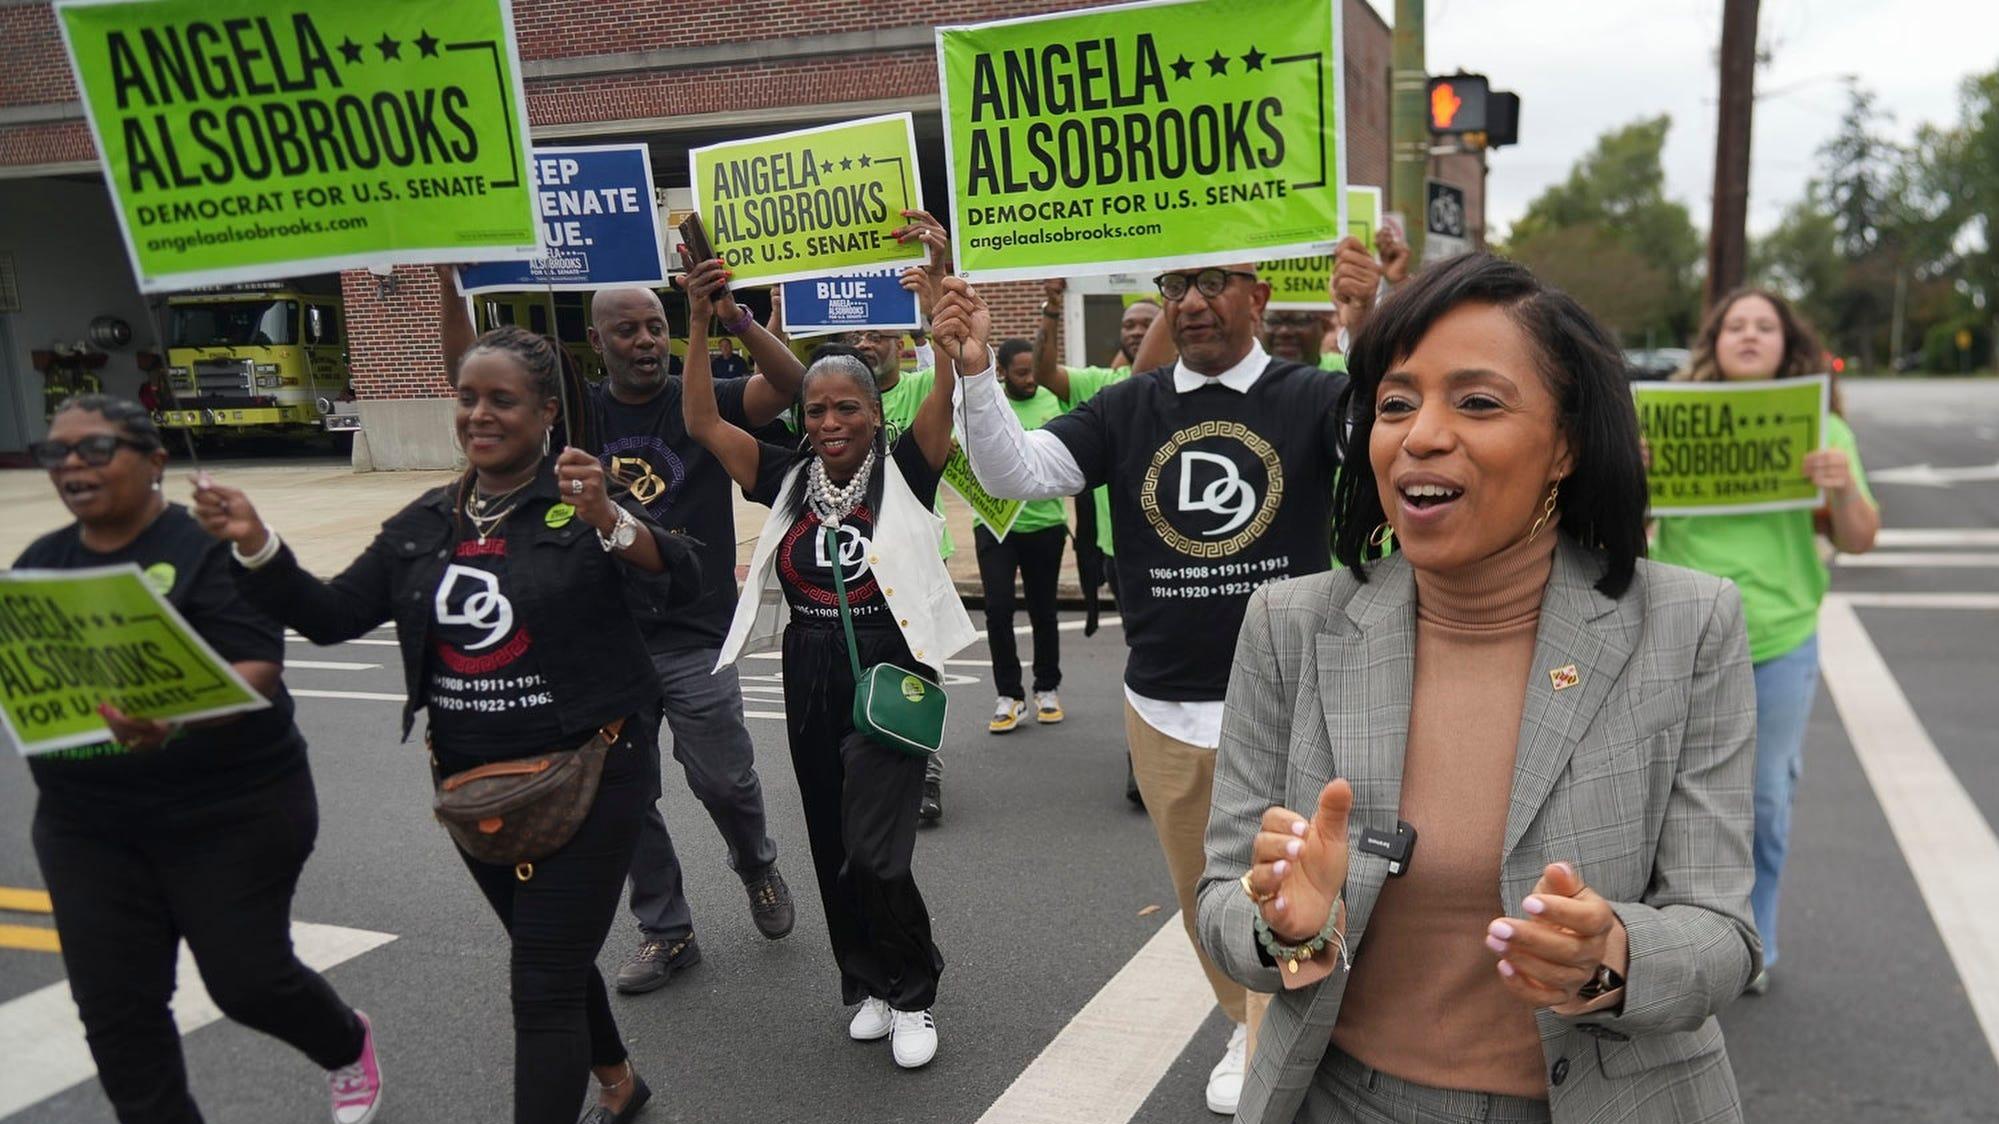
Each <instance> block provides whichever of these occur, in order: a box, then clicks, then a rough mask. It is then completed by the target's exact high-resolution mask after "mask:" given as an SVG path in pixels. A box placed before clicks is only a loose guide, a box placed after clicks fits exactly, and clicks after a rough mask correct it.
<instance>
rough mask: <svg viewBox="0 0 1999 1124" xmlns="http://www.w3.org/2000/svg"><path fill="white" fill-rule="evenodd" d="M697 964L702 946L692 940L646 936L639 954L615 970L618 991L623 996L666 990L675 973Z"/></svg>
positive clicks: (699, 960)
mask: <svg viewBox="0 0 1999 1124" xmlns="http://www.w3.org/2000/svg"><path fill="white" fill-rule="evenodd" d="M699 963H701V946H700V945H697V944H695V943H694V938H693V937H684V938H682V939H680V940H677V941H674V940H668V939H667V938H665V937H656V936H654V935H652V934H651V933H647V934H645V939H644V940H643V941H640V942H639V949H638V951H637V952H634V953H632V958H631V959H630V960H627V961H625V966H624V967H622V968H619V969H618V990H619V991H621V992H623V993H624V994H626V995H639V994H641V993H643V992H648V991H653V990H656V989H658V988H662V987H665V986H666V983H667V981H668V980H671V979H672V978H673V974H674V973H675V972H678V971H681V970H683V969H686V968H692V967H693V966H695V965H696V964H699Z"/></svg>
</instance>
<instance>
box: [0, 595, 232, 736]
mask: <svg viewBox="0 0 1999 1124" xmlns="http://www.w3.org/2000/svg"><path fill="white" fill-rule="evenodd" d="M107 702H108V703H110V704H111V705H112V706H114V707H117V708H118V709H119V710H121V711H124V712H125V713H126V714H129V715H132V716H134V717H138V718H151V719H155V720H168V719H171V720H174V721H183V722H185V721H196V720H199V719H203V718H213V717H216V716H218V715H223V714H235V713H237V712H239V711H245V710H259V709H262V708H263V707H267V706H269V705H271V704H270V702H269V701H268V700H266V699H265V698H264V697H263V696H262V695H260V694H258V693H257V692H255V691H253V690H251V689H250V686H249V684H247V683H245V682H243V679H242V677H241V676H239V675H237V674H236V670H235V669H234V668H232V667H230V666H229V664H227V663H226V662H224V661H223V659H222V658H221V657H220V656H217V655H216V654H215V650H214V649H213V648H210V647H209V646H208V642H207V641H205V640H203V639H202V638H201V637H200V636H199V635H198V634H197V633H196V632H195V631H194V630H193V629H192V628H189V627H188V624H187V622H186V621H185V620H183V619H181V615H180V613H179V612H177V611H175V609H174V607H173V606H172V605H170V604H168V603H167V600H166V598H165V597H163V596H162V595H160V594H159V593H156V592H154V590H153V588H152V587H151V586H150V585H148V584H147V582H146V579H145V577H144V576H142V575H141V574H140V572H139V568H138V567H137V566H134V565H132V564H130V563H127V564H125V565H122V566H104V567H100V568H97V569H92V570H15V571H12V572H11V573H0V722H4V724H5V726H6V730H7V735H8V737H10V738H12V739H13V741H14V744H15V745H17V746H19V747H20V749H21V752H22V753H23V754H24V755H28V756H33V755H35V754H39V753H49V752H52V751H55V750H59V749H70V748H73V747H76V746H85V745H97V744H100V743H104V742H108V741H109V740H110V738H109V732H108V731H107V729H106V727H105V725H104V719H103V718H102V717H100V716H99V715H98V713H97V707H98V705H99V704H100V703H107Z"/></svg>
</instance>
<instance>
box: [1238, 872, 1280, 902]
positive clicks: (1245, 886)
mask: <svg viewBox="0 0 1999 1124" xmlns="http://www.w3.org/2000/svg"><path fill="white" fill-rule="evenodd" d="M1242 892H1243V893H1244V894H1246V895H1248V897H1249V900H1250V901H1253V902H1255V903H1256V904H1258V905H1262V904H1263V903H1264V902H1267V901H1269V900H1270V899H1272V898H1274V897H1276V896H1277V891H1275V890H1272V891H1271V892H1269V893H1267V894H1259V893H1257V892H1256V887H1254V886H1252V885H1250V884H1249V872H1248V871H1246V870H1245V871H1243V872H1242Z"/></svg>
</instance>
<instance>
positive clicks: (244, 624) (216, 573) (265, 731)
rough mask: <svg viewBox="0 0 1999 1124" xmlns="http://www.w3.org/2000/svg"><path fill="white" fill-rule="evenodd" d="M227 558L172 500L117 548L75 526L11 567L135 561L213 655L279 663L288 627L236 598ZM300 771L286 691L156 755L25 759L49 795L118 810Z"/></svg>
mask: <svg viewBox="0 0 1999 1124" xmlns="http://www.w3.org/2000/svg"><path fill="white" fill-rule="evenodd" d="M228 552H229V547H228V546H227V545H226V544H224V543H222V542H219V541H217V540H215V539H213V538H210V537H209V535H208V532H206V531H204V530H202V528H201V524H199V523H196V522H195V521H194V517H193V516H191V515H189V514H188V513H187V509H186V508H184V507H181V506H180V505H179V504H168V505H167V508H166V510H165V511H163V512H161V514H160V517H159V518H158V519H155V520H154V521H153V525H152V526H150V527H147V528H146V529H145V530H144V531H141V532H140V533H139V537H138V538H136V539H133V540H132V541H131V542H130V543H128V544H127V545H126V546H125V548H124V549H122V550H114V551H111V552H109V553H106V554H99V553H98V552H96V551H94V550H90V549H88V548H86V547H85V546H84V545H83V540H82V537H81V534H80V533H79V529H78V527H77V526H76V524H74V523H72V524H71V525H69V526H67V527H64V528H62V529H61V530H58V531H52V532H50V533H49V534H46V535H43V536H42V537H41V538H39V539H36V540H35V541H34V543H33V544H31V545H30V546H29V547H28V549H27V550H25V551H22V552H21V556H20V557H19V558H17V559H15V560H14V566H15V568H16V569H33V570H84V569H90V568H92V567H96V566H116V565H119V564H121V563H125V562H131V563H135V564H137V565H138V567H139V569H140V570H141V571H142V572H143V573H144V574H145V578H146V580H147V582H149V583H151V584H152V586H153V588H154V589H157V590H161V591H162V592H164V593H165V595H166V599H167V600H168V601H169V602H170V603H172V605H173V607H174V608H175V609H177V610H179V611H180V615H181V616H182V617H184V618H186V620H187V623H188V625H189V626H190V627H191V628H193V629H194V631H195V632H197V633H199V634H200V635H201V638H202V639H204V640H206V641H208V644H209V646H210V647H212V648H214V649H215V654H216V655H218V656H221V657H222V658H223V659H225V660H227V661H229V662H230V663H246V662H268V663H282V662H284V658H285V638H284V630H283V629H281V628H280V627H279V626H278V624H277V622H275V621H273V620H271V619H270V618H269V617H266V616H264V615H263V614H262V613H259V612H257V611H256V610H255V609H253V608H251V607H250V603H249V602H247V601H245V600H243V598H242V597H241V596H239V595H238V594H237V592H236V580H235V576H234V574H233V573H232V572H231V570H230V566H229V554H228ZM304 765H305V739H304V738H303V737H301V736H300V735H299V732H298V727H297V726H295V725H293V723H292V699H291V695H290V694H289V693H288V692H286V691H285V690H284V688H283V687H282V686H280V687H279V689H278V694H277V697H276V698H274V699H272V700H271V705H270V706H269V707H268V708H266V709H263V710H255V711H250V712H248V713H246V714H241V715H237V716H234V717H232V718H230V719H228V720H226V721H223V722H221V723H220V724H217V725H213V726H188V727H184V728H183V733H182V734H181V736H180V737H178V738H176V739H174V740H173V741H172V742H171V743H169V744H167V745H165V746H162V747H160V748H159V749H156V750H146V751H143V752H133V751H129V750H126V749H124V748H123V747H121V746H119V745H118V744H117V743H115V742H112V741H109V740H106V741H103V742H99V743H97V744H95V745H86V746H79V747H77V748H75V749H65V750H59V751H57V752H54V753H44V754H40V755H37V756H35V757H32V758H30V759H29V760H28V769H29V771H30V772H31V773H33V774H34V777H35V783H36V784H37V785H39V786H41V790H42V792H43V794H44V795H45V796H48V797H50V798H52V799H57V800H65V801H70V800H73V801H78V802H90V803H91V804H92V805H93V806H96V807H100V808H104V807H109V808H114V809H115V808H121V807H122V808H148V807H162V806H174V805H185V804H195V803H206V802H208V801H212V800H219V799H223V798H226V797H230V796H234V795H238V794H241V793H246V792H253V791H255V790H256V789H257V788H259V787H261V786H263V785H265V784H268V783H270V782H271V781H273V780H276V779H278V778H280V777H282V776H284V775H285V774H286V773H288V772H289V771H290V770H292V769H297V768H303V767H304Z"/></svg>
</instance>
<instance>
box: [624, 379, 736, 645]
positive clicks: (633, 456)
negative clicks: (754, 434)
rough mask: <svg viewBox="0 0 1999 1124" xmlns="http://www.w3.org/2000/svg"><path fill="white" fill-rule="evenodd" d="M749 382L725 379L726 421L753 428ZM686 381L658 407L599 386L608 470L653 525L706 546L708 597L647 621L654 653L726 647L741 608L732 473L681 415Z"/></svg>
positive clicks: (721, 382) (674, 385)
mask: <svg viewBox="0 0 1999 1124" xmlns="http://www.w3.org/2000/svg"><path fill="white" fill-rule="evenodd" d="M748 384H749V380H748V379H717V380H716V382H715V399H716V402H717V404H718V405H719V406H720V407H721V411H722V417H723V419H724V420H726V421H728V422H730V423H731V424H733V425H738V426H742V427H744V428H748V427H749V419H748V417H747V416H745V415H744V413H743V388H744V387H746V386H747V385H748ZM680 392H681V382H680V379H679V377H678V376H671V377H668V378H667V379H666V380H665V382H664V383H663V384H662V385H661V387H660V391H659V393H658V394H656V395H654V396H653V397H652V399H651V400H650V401H647V402H642V403H639V404H638V405H627V404H626V403H623V402H620V401H618V400H617V399H616V398H613V397H612V396H611V393H610V391H609V390H608V389H606V387H605V386H604V384H602V383H599V384H598V386H597V388H596V390H595V392H594V393H595V394H596V396H597V402H596V406H597V409H598V411H599V416H600V417H601V418H603V421H604V448H603V450H602V454H601V458H600V459H602V460H603V462H604V471H605V473H606V474H607V475H609V476H610V477H612V478H613V480H619V481H623V482H624V484H625V486H627V487H629V488H630V490H631V494H632V498H634V499H636V500H638V502H639V503H640V504H641V505H643V506H644V507H645V509H646V514H648V515H650V516H652V518H653V521H654V522H656V523H658V524H659V525H660V526H661V527H664V528H666V529H667V530H669V531H677V532H680V533H682V534H686V535H689V536H692V537H693V538H695V539H697V540H699V541H700V543H701V547H700V550H699V552H698V553H699V556H700V559H701V596H700V598H699V599H698V600H696V601H694V602H693V603H692V604H689V605H683V606H681V607H679V608H677V609H674V610H672V611H671V612H670V613H668V614H666V615H665V616H661V617H648V616H641V617H640V618H639V628H640V629H641V630H642V631H643V632H644V633H645V638H646V647H648V648H650V649H652V650H653V651H655V652H671V651H681V650H685V649H688V648H719V647H721V646H722V640H723V638H724V637H725V636H727V635H728V632H729V618H730V615H731V614H733V613H734V612H735V608H736V517H735V500H734V489H733V486H732V484H731V482H730V480H729V474H728V472H727V471H725V470H724V469H723V468H722V465H721V463H720V462H718V461H717V460H716V459H715V458H714V457H712V456H710V455H709V454H708V450H706V449H704V448H702V447H701V445H700V443H699V442H697V441H695V440H694V438H692V437H690V436H688V433H687V423H686V422H685V420H683V419H682V417H681V413H680Z"/></svg>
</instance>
